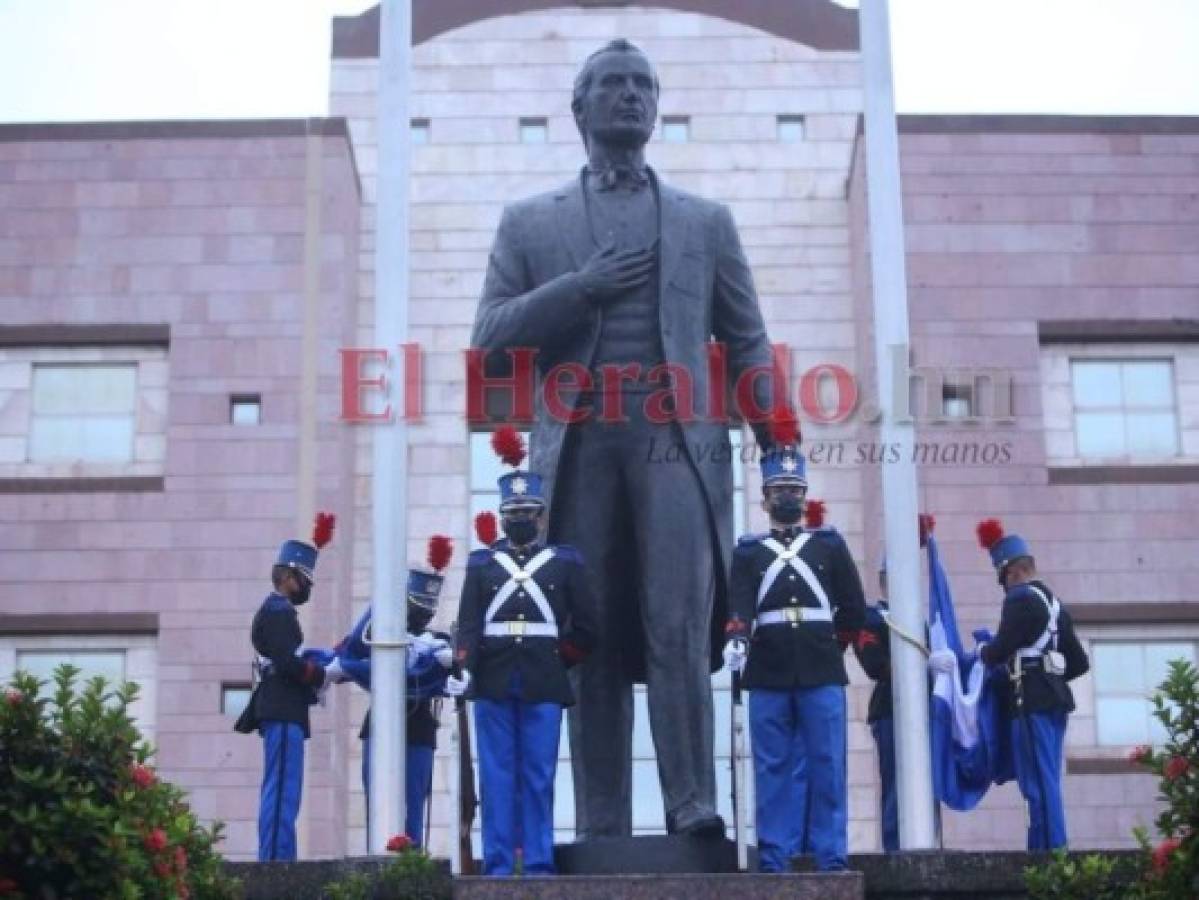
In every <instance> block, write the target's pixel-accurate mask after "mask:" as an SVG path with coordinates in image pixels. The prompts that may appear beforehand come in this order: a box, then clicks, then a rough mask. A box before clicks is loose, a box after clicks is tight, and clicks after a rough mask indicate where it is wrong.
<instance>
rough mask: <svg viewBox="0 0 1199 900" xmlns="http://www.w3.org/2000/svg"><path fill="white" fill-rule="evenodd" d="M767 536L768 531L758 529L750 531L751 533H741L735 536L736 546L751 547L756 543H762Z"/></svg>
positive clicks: (768, 534)
mask: <svg viewBox="0 0 1199 900" xmlns="http://www.w3.org/2000/svg"><path fill="white" fill-rule="evenodd" d="M769 536H770V532H768V531H759V532H756V533H751V534H743V535H741V537H739V538H737V546H738V547H753V546H755V545H757V544H760V543H762V541H764V540H766V538H768V537H769Z"/></svg>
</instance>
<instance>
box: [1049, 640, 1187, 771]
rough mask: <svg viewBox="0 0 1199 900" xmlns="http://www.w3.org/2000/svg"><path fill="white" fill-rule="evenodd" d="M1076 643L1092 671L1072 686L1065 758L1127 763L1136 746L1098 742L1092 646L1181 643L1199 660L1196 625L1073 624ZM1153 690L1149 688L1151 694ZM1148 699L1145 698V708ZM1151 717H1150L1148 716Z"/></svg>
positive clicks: (1072, 683)
mask: <svg viewBox="0 0 1199 900" xmlns="http://www.w3.org/2000/svg"><path fill="white" fill-rule="evenodd" d="M1075 629H1076V631H1077V634H1078V637H1079V640H1080V641H1081V642H1082V644H1083V647H1084V649H1085V650H1086V652H1087V658H1088V659H1089V660H1090V661H1091V669H1090V670H1089V671H1088V672H1087V673H1086V674H1085V675H1082V676H1080V677H1079V678H1077V679H1075V680H1074V681H1073V682H1071V684H1070V687H1071V689H1072V691H1073V693H1074V701H1075V706H1076V709H1075V711H1074V713H1073V714H1072V715H1071V717H1070V728H1069V729H1067V732H1066V743H1067V746H1068V751H1069V752H1068V756H1069V757H1070V758H1072V759H1083V760H1094V759H1100V760H1116V761H1121V760H1126V759H1127V757H1128V754H1129V752H1130V751H1131V750H1132V749H1133V748H1134V747H1135V746H1136V744H1103V743H1100V740H1099V709H1098V703H1099V691H1098V687H1097V684H1096V678H1097V673H1096V670H1095V645H1096V644H1097V643H1100V644H1102V643H1139V644H1148V643H1154V642H1158V643H1184V642H1188V641H1189V642H1191V643H1192V644H1193V645H1194V646H1195V653H1196V659H1199V621H1176V622H1161V623H1138V622H1096V623H1083V624H1080V623H1076V624H1075ZM1152 687H1153V686H1150V687H1149V690H1152ZM1149 696H1150V695H1149V694H1148V693H1147V694H1146V695H1145V698H1146V700H1145V702H1146V706H1147V707H1148V704H1149V700H1148V697H1149ZM1148 714H1149V715H1152V713H1151V712H1150V713H1148Z"/></svg>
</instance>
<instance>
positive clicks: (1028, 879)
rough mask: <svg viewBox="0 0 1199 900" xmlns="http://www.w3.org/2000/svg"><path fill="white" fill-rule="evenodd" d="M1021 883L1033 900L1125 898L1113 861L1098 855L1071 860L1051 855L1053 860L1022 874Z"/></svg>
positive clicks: (1061, 853) (1063, 853) (1059, 854)
mask: <svg viewBox="0 0 1199 900" xmlns="http://www.w3.org/2000/svg"><path fill="white" fill-rule="evenodd" d="M1024 883H1025V885H1027V887H1028V893H1029V896H1031V897H1032V898H1033V900H1123V898H1124V897H1126V896H1127V892H1126V889H1125V887H1124V885H1125V884H1126V883H1127V882H1125V881H1123V880H1122V879H1120V878H1119V877H1118V875H1117V872H1116V861H1115V860H1114V859H1112V858H1110V857H1107V856H1102V855H1101V854H1098V853H1089V854H1087V855H1086V856H1074V857H1072V856H1070V855H1069V854H1067V853H1066V851H1065V850H1055V851H1053V859H1052V860H1050V861H1049V862H1047V863H1045V864H1044V865H1042V866H1030V867H1029V868H1027V869H1025V870H1024Z"/></svg>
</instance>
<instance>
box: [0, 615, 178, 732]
mask: <svg viewBox="0 0 1199 900" xmlns="http://www.w3.org/2000/svg"><path fill="white" fill-rule="evenodd" d="M64 663H67V664H70V665H72V666H75V667H76V668H77V669H79V674H78V675H77V676H76V678H75V690H76V692H79V691H82V690H83V688H84V687H85V686H86V684H87V682H88V680H90V679H92V678H95V677H97V676H99V677H102V678H103V679H104V680H105V682H107V684H108V686H109V687H110V688H114V689H115V687H116V686H117V685H119V684H121V683H122V682H125V681H131V682H133V683H134V684H136V685H137V688H138V693H137V698H136V699H135V700H134V701H133V703H132V704H131V705H130V707H129V711H130V714H131V715H132V717H133V720H134V722H135V723H136V725H137V727H138V730H139V731H140V732H141V733H142V736H143V737H145V738H146V739H147V740H151V741H152V740H153V736H154V728H155V708H156V705H157V696H156V694H157V691H156V677H157V672H156V669H157V664H158V661H157V650H156V642H155V638H154V637H153V636H152V635H131V634H62V635H24V634H9V635H0V681H5V682H7V681H9V680H10V679H11V678H12V676H13V674H14V673H15V672H16V671H17V670H18V669H20V670H22V671H25V672H28V673H29V674H30V675H32V676H33V677H34V678H37V679H38V680H39V681H44V682H46V685H45V686H44V687H43V688H42V692H41V693H42V696H43V697H45V696H49V695H50V694H51V693H52V692H53V689H54V688H53V684H54V670H55V669H57V668H58V667H59V666H61V665H63V664H64ZM110 702H111V701H110Z"/></svg>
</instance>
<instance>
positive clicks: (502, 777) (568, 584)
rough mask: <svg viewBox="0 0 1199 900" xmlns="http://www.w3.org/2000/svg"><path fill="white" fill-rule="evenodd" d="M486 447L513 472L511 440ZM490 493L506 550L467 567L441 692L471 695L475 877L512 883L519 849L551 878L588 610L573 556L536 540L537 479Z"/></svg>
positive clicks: (540, 503)
mask: <svg viewBox="0 0 1199 900" xmlns="http://www.w3.org/2000/svg"><path fill="white" fill-rule="evenodd" d="M493 444H494V445H495V446H496V449H497V452H499V453H500V455H501V457H502V458H504V460H505V461H506V462H507V463H508V464H509V465H512V466H519V464H520V462H521V460H522V459H523V457H524V448H523V442H522V441H521V439H520V436H519V435H517V434H516V433H515V432H514V431H512V430H511V429H510V428H505V429H500V431H497V432H496V435H495V437H494V439H493ZM499 485H500V495H501V501H500V520H501V524H502V527H503V531H504V534H505V535H506V537H507V543H506V544H505V545H503V546H501V545H500V544H496V545H495V546H494V547H493V548H492V549H486V550H476V551H474V552H473V553H471V555H470V560H469V561H468V562H467V569H466V581H465V584H464V585H463V588H462V603H461V605H460V607H459V613H458V616H459V619H458V651H457V659H458V661H459V662H460V663H461V665H462V667H463V668H462V673H461V675H460V676H455V675H451V676H450V678H449V680H448V681H447V683H446V692H447V693H449V694H450V695H451V696H459V695H461V694H463V693H464V692H466V690H467V688H468V687H469V689H470V696H471V698H472V699H473V700H474V703H475V734H476V742H477V745H478V751H479V778H480V782H481V787H482V797H481V800H482V806H483V871H484V873H485V874H487V875H511V874H512V873H513V871H514V869H515V863H516V848H517V847H521V848H522V850H523V870H524V873H525V874H527V875H538V874H549V873H552V872H553V871H554V860H553V849H554V847H553V824H554V823H553V810H554V772H555V769H556V768H557V762H558V735H559V731H560V726H561V721H562V708H563V707H565V706H569V705H570V704H571V703H573V702H574V695H573V693H572V691H571V687H570V682H569V680H568V678H567V668H568V667H569V666H571V665H573V664H574V663H577V662H579V661H581V660H582V659H583V658H584V657H585V656H586V654H587V653H588V652H590V650H591V649H592V647H593V644H594V640H595V629H596V626H595V612H594V605H593V602H592V598H591V595H590V592H589V591H588V588H587V583H586V580H585V579H584V577H583V560H582V558H581V557H580V556H579V554H578V552H577V551H576V550H575V549H574V548H572V547H568V546H565V545H557V546H554V545H545V544H542V543H540V542H539V535H540V532H541V528H542V525H543V521H542V520H543V518H544V513H545V501H544V499H543V497H542V493H541V477H540V476H539V475H537V474H535V473H532V472H524V471H519V470H517V471H515V472H511V473H509V474H507V475H504V476H503V477H501V478H500V480H499Z"/></svg>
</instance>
